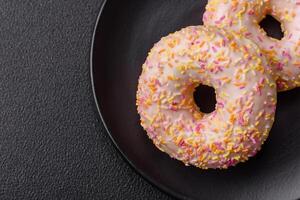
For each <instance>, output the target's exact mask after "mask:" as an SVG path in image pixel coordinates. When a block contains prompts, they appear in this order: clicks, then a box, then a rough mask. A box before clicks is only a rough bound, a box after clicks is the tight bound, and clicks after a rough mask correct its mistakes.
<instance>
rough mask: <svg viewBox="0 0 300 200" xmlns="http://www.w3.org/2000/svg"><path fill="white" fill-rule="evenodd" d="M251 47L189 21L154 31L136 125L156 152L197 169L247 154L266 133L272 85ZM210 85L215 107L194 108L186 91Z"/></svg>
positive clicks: (273, 99) (234, 160)
mask: <svg viewBox="0 0 300 200" xmlns="http://www.w3.org/2000/svg"><path fill="white" fill-rule="evenodd" d="M260 55H261V52H260V50H259V48H258V47H257V46H256V45H255V44H254V43H253V42H251V41H250V40H248V39H246V38H245V37H243V36H242V35H240V34H237V33H228V32H226V31H224V30H218V29H216V28H213V27H203V26H192V27H187V28H184V29H182V30H180V31H178V32H175V33H173V34H170V35H169V36H167V37H164V38H162V39H161V40H160V41H159V42H158V43H157V44H155V45H154V47H153V49H152V50H151V51H150V53H149V55H148V57H147V59H146V62H145V64H144V65H143V72H142V74H141V76H140V78H139V84H138V91H137V101H136V104H137V107H138V113H139V114H140V117H141V125H142V126H143V127H144V129H145V130H146V131H147V134H148V136H149V138H150V139H152V140H153V142H154V144H155V145H156V146H157V147H158V148H159V149H160V150H161V151H163V152H166V153H168V154H169V155H170V156H171V157H173V158H176V159H178V160H180V161H182V162H184V163H185V164H186V165H194V166H196V167H199V168H202V169H208V168H228V167H229V166H234V165H236V164H237V163H239V162H244V161H246V160H247V159H248V158H249V157H251V156H254V155H255V154H256V153H257V152H258V151H259V150H260V148H261V146H262V144H263V143H264V141H265V140H266V139H267V137H268V133H269V131H270V129H271V126H272V124H273V121H274V114H275V109H276V93H277V92H276V84H275V82H274V80H273V77H272V75H271V71H270V70H269V69H268V67H267V64H266V61H265V60H264V58H263V57H261V56H260ZM199 84H204V85H208V86H211V87H214V88H215V92H216V99H217V104H216V109H215V111H214V112H212V113H210V114H204V113H201V112H200V110H199V108H198V107H197V105H196V104H195V102H194V99H193V92H194V90H195V88H196V87H197V86H198V85H199Z"/></svg>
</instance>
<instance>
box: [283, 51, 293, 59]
mask: <svg viewBox="0 0 300 200" xmlns="http://www.w3.org/2000/svg"><path fill="white" fill-rule="evenodd" d="M282 56H285V57H287V58H288V59H289V60H292V56H291V54H290V53H288V52H286V51H283V52H282Z"/></svg>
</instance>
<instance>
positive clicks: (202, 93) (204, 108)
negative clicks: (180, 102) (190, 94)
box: [194, 85, 217, 114]
mask: <svg viewBox="0 0 300 200" xmlns="http://www.w3.org/2000/svg"><path fill="white" fill-rule="evenodd" d="M194 100H195V103H196V105H197V106H198V107H199V108H200V111H201V112H203V113H207V114H209V113H212V112H214V111H215V109H216V103H217V100H216V92H215V89H214V88H212V87H209V86H206V85H199V86H198V87H196V89H195V92H194Z"/></svg>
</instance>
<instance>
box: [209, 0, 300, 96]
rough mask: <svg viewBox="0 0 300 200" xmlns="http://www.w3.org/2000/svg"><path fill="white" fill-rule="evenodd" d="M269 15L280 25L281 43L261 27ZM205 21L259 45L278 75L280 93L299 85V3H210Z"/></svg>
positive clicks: (241, 0) (215, 0)
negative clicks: (282, 33) (263, 20)
mask: <svg viewBox="0 0 300 200" xmlns="http://www.w3.org/2000/svg"><path fill="white" fill-rule="evenodd" d="M267 14H269V15H271V16H273V17H274V18H275V19H277V20H278V21H279V22H281V27H282V30H283V32H284V37H283V38H282V39H281V40H278V39H275V38H272V37H269V36H267V34H266V32H265V31H264V30H263V29H262V28H261V27H260V26H259V23H260V22H261V21H262V19H264V18H265V17H266V15H267ZM203 22H204V24H205V25H209V26H216V27H219V28H225V27H226V29H230V30H233V31H238V32H240V33H241V34H243V35H244V36H246V37H247V38H249V39H251V40H253V41H254V42H256V44H257V45H258V46H259V47H260V48H261V50H262V52H263V54H264V55H265V56H266V57H267V59H268V61H269V65H270V66H272V68H273V70H274V72H275V75H276V77H275V79H276V80H277V81H276V82H277V88H278V90H279V91H286V90H290V89H293V88H295V87H299V86H300V23H299V22H300V0H251V1H250V0H209V1H208V4H207V6H206V12H205V13H204V15H203Z"/></svg>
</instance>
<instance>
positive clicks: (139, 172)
mask: <svg viewBox="0 0 300 200" xmlns="http://www.w3.org/2000/svg"><path fill="white" fill-rule="evenodd" d="M107 2H108V0H103V3H102V5H101V7H100V10H99V13H98V16H97V19H96V23H95V24H94V30H93V35H92V41H91V47H90V58H89V59H90V63H89V65H90V79H91V84H92V90H93V98H94V102H95V104H96V107H97V111H98V114H99V116H100V119H101V122H102V124H103V126H104V128H105V130H106V133H107V135H108V136H109V138H110V140H111V141H112V143H113V146H114V147H115V149H117V151H118V153H119V154H121V155H122V156H121V157H122V158H123V160H124V161H125V162H127V163H128V164H129V166H130V167H131V168H132V169H133V171H134V172H135V173H136V174H137V175H139V176H140V177H142V178H143V179H144V180H146V181H147V182H148V183H150V184H151V185H152V186H154V187H155V188H157V189H158V190H160V191H161V192H164V193H166V194H167V195H170V196H172V197H174V198H177V199H184V200H185V199H190V198H189V197H187V196H184V195H183V194H180V193H176V192H175V191H173V190H171V189H169V188H167V187H166V186H164V185H163V184H160V183H158V182H157V181H155V180H154V179H153V178H151V177H150V176H148V175H147V174H145V173H144V172H143V170H141V169H139V168H138V167H137V166H136V165H135V164H134V163H133V162H132V161H131V160H130V159H129V158H128V157H127V155H126V154H125V153H124V152H123V151H122V150H121V148H120V147H119V145H118V143H117V141H116V140H115V139H114V137H113V136H112V134H111V132H110V130H109V129H108V127H107V125H106V123H105V120H104V118H103V116H102V113H101V109H100V106H99V102H100V101H99V98H97V94H96V89H95V82H94V73H93V72H94V62H93V58H94V48H95V39H96V34H97V29H98V26H99V23H100V20H101V16H102V13H103V11H104V8H105V6H106V5H107Z"/></svg>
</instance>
